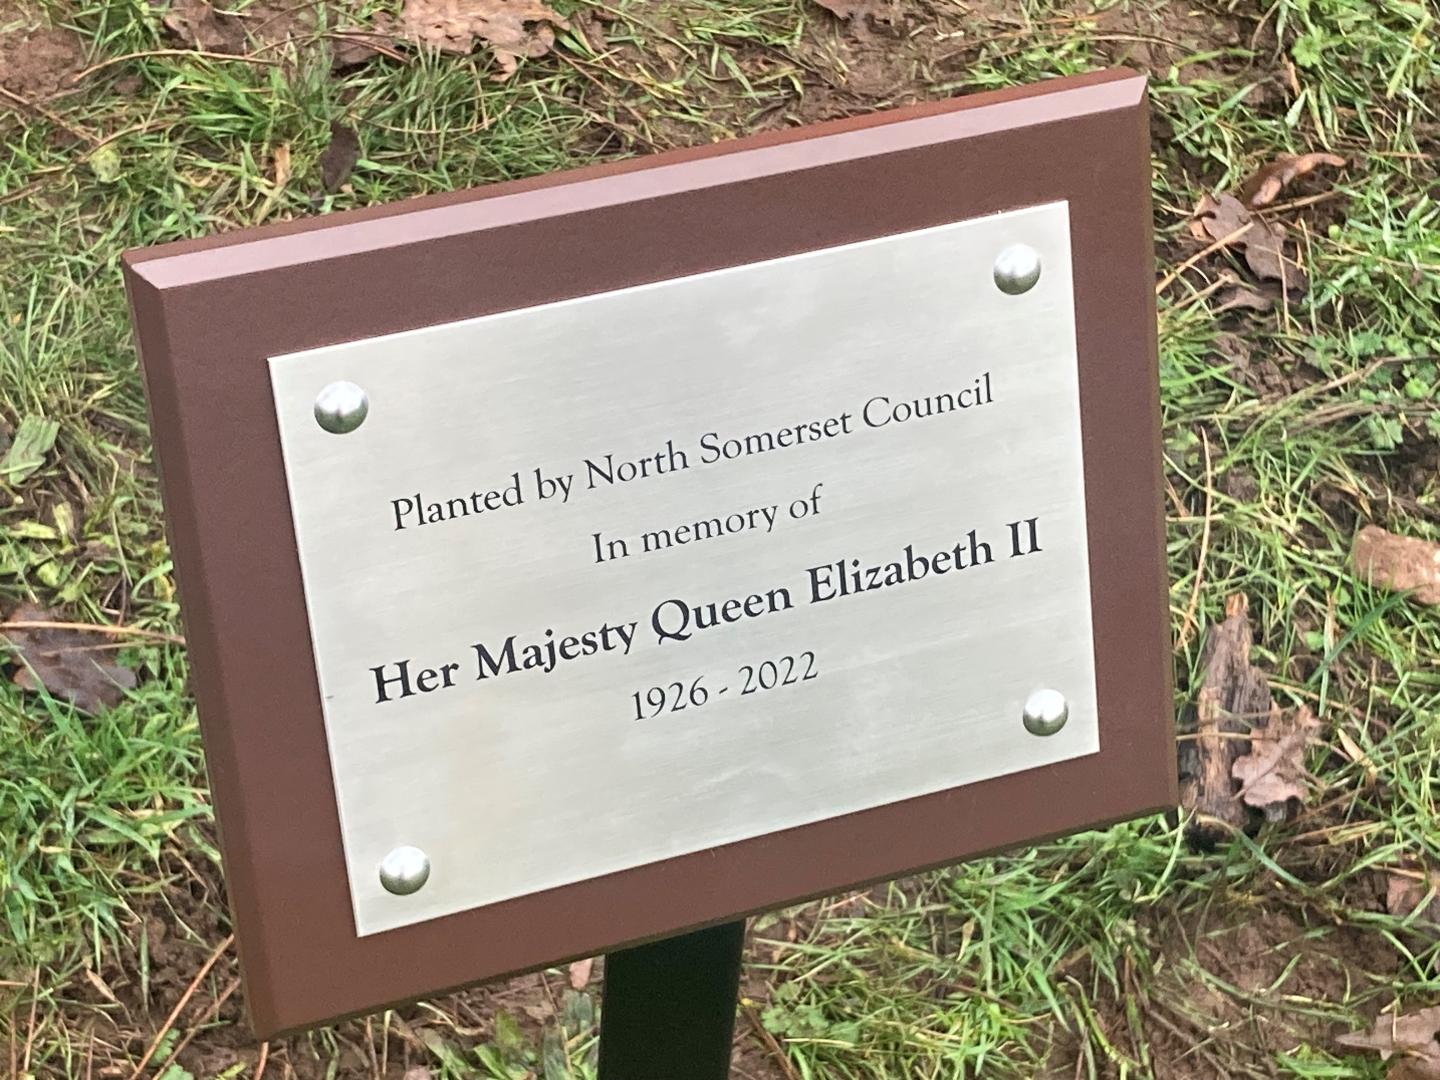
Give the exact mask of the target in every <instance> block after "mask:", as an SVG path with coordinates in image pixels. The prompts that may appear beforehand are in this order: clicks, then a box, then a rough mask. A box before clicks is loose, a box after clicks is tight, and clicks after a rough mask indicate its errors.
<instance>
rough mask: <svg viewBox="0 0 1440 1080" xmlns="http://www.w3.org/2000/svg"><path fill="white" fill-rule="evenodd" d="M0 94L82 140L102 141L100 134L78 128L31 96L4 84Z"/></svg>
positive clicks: (91, 142) (89, 141) (0, 88)
mask: <svg viewBox="0 0 1440 1080" xmlns="http://www.w3.org/2000/svg"><path fill="white" fill-rule="evenodd" d="M0 94H3V95H4V96H5V97H7V98H9V99H10V100H11V101H13V102H15V104H16V105H19V106H20V107H21V108H22V109H29V110H30V111H31V112H33V113H35V114H37V115H38V116H41V117H43V118H44V119H46V120H49V121H50V123H52V124H54V125H55V126H56V127H58V128H61V129H63V130H65V131H68V132H69V133H70V134H71V135H74V136H75V138H77V139H79V140H80V141H81V142H88V143H90V144H91V145H92V146H93V145H95V144H96V143H98V142H99V141H100V137H99V136H98V135H94V134H91V133H90V132H88V131H85V130H84V129H82V128H77V127H76V126H75V125H74V124H71V123H69V122H67V121H66V120H65V119H64V118H63V117H61V116H60V115H59V114H58V113H54V112H51V111H50V110H49V109H47V108H45V106H44V105H41V104H40V103H39V102H36V101H31V100H30V99H29V98H25V97H21V96H20V95H19V94H17V93H15V92H14V91H13V90H7V89H5V87H3V86H0Z"/></svg>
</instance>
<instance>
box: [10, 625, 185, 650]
mask: <svg viewBox="0 0 1440 1080" xmlns="http://www.w3.org/2000/svg"><path fill="white" fill-rule="evenodd" d="M6 630H84V631H87V632H89V633H92V634H115V635H120V636H130V637H143V638H148V639H149V640H151V641H163V642H165V643H166V644H168V645H184V644H185V639H184V638H183V637H180V636H179V635H177V634H166V633H163V632H161V631H159V630H145V629H143V628H141V627H139V626H106V625H105V624H104V623H81V622H47V621H44V620H36V619H16V620H15V621H14V622H3V623H0V634H3V633H4V632H5V631H6Z"/></svg>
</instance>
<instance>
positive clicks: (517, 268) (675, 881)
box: [125, 71, 1176, 1037]
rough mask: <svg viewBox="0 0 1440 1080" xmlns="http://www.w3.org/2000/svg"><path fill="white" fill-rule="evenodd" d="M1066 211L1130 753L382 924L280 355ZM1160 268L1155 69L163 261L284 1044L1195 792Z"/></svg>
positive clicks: (213, 769) (177, 436)
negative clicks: (374, 918) (1171, 532)
mask: <svg viewBox="0 0 1440 1080" xmlns="http://www.w3.org/2000/svg"><path fill="white" fill-rule="evenodd" d="M1058 199H1065V200H1068V202H1069V204H1070V221H1071V229H1072V244H1073V259H1074V264H1073V265H1074V281H1075V305H1076V313H1077V320H1078V340H1079V359H1080V393H1081V410H1082V423H1083V434H1082V438H1083V441H1084V449H1085V489H1086V500H1087V506H1088V518H1089V547H1090V566H1091V575H1092V597H1093V603H1094V628H1095V654H1096V670H1097V678H1098V690H1099V701H1100V723H1101V728H1100V740H1101V751H1100V753H1099V754H1096V755H1093V756H1090V757H1086V758H1081V759H1078V760H1074V761H1067V762H1063V763H1061V764H1058V765H1052V766H1048V767H1045V768H1037V769H1033V770H1030V771H1026V772H1022V773H1018V774H1015V775H1011V776H1005V777H1000V778H997V779H994V780H988V781H985V782H983V783H978V784H972V785H968V786H965V787H961V788H956V789H953V790H950V791H944V792H940V793H938V794H934V795H928V796H925V797H923V798H917V799H910V800H907V801H904V802H900V803H895V804H892V805H889V806H883V807H879V808H877V809H873V810H866V811H863V812H860V813H855V814H849V815H846V816H844V817H839V818H834V819H831V820H827V821H822V822H819V823H817V824H813V825H805V826H802V827H800V828H794V829H788V830H785V831H783V832H778V833H773V834H770V835H767V836H761V837H757V838H755V839H752V840H747V841H743V842H740V843H735V844H729V845H726V846H724V847H720V848H715V849H713V850H708V851H703V852H699V853H696V854H692V855H685V856H681V857H678V858H673V859H668V860H665V861H663V862H658V863H653V864H651V865H647V866H641V867H636V868H635V869H632V870H626V871H623V872H620V873H615V874H610V875H607V876H604V877H601V878H597V879H594V880H590V881H584V882H580V883H578V884H575V885H569V886H566V887H564V888H557V889H553V890H550V891H547V892H543V893H538V894H535V895H531V896H526V897H523V898H520V899H516V900H512V901H507V902H505V903H500V904H494V905H491V906H488V907H484V908H479V909H476V910H472V911H467V912H463V913H461V914H457V915H452V916H449V917H446V918H442V919H436V920H434V921H431V922H426V923H422V924H419V925H416V926H409V927H405V928H403V929H399V930H394V931H390V932H387V933H383V934H377V935H373V936H369V937H365V938H357V937H356V936H355V933H354V927H353V922H352V919H351V908H350V897H349V892H348V888H347V884H346V872H345V864H344V862H343V860H342V857H341V845H340V829H339V823H338V819H337V814H336V803H335V795H334V790H333V786H332V781H331V773H330V766H329V760H328V756H327V752H326V743H325V734H324V729H323V721H322V718H321V709H320V698H319V693H318V690H317V685H316V677H315V667H314V660H313V656H312V652H311V645H310V635H309V630H308V627H307V623H306V615H305V604H304V598H303V596H304V594H303V592H302V588H301V579H300V564H299V560H298V558H297V555H296V549H295V538H294V533H293V526H292V522H291V515H290V507H289V500H288V496H287V492H286V484H285V474H284V470H283V468H282V462H281V451H280V439H279V434H278V431H277V427H276V419H275V410H274V405H273V402H272V400H271V391H270V383H269V377H268V372H267V365H266V358H267V357H268V356H271V355H273V354H278V353H289V352H295V351H298V350H301V349H309V348H313V347H316V346H320V345H328V344H332V343H336V342H342V341H349V340H354V339H357V338H364V337H370V336H372V335H380V334H389V333H393V332H395V331H399V330H406V329H410V328H413V327H420V326H427V325H431V324H435V323H444V322H450V321H453V320H458V319H468V318H473V317H475V316H479V315H485V314H489V313H491V312H496V311H504V310H508V309H512V308H519V307H527V306H530V305H534V304H542V303H547V302H550V301H555V300H562V299H566V298H569V297H573V296H581V295H586V294H590V293H597V292H603V291H607V290H611V289H616V288H620V287H623V286H628V285H636V284H640V283H643V282H650V281H655V280H660V279H664V278H670V277H676V276H680V275H686V274H694V273H698V272H701V271H706V270H713V269H716V268H720V267H726V266H733V265H737V264H741V263H748V262H753V261H757V260H762V259H772V258H777V257H780V256H784V255H790V254H793V253H795V252H800V251H805V250H810V249H814V248H818V247H826V246H830V245H835V244H843V243H848V242H852V241H858V240H864V239H868V238H872V237H876V236H883V235H887V234H891V233H897V232H902V231H906V230H911V229H917V228H922V227H925V226H930V225H938V224H942V223H945V222H951V221H957V220H961V219H965V218H971V217H976V216H979V215H982V214H988V213H992V212H995V211H1001V210H1007V209H1012V208H1015V207H1021V206H1028V205H1033V204H1036V203H1045V202H1050V201H1053V200H1058ZM1153 260H1154V256H1153V251H1152V247H1151V231H1150V171H1149V130H1148V119H1147V112H1146V106H1145V82H1144V79H1143V78H1142V77H1140V76H1138V75H1135V74H1133V73H1130V72H1123V71H1120V72H1101V73H1096V74H1093V75H1086V76H1081V77H1078V78H1072V79H1066V80H1060V81H1056V82H1053V83H1047V84H1042V85H1039V86H1034V87H1025V88H1019V89H1013V90H1006V91H1002V92H999V93H989V94H980V95H977V96H974V97H968V98H964V99H960V100H955V101H946V102H938V103H933V104H927V105H922V106H918V107H915V108H910V109H904V110H900V111H896V112H890V113H883V114H879V115H872V116H866V117H860V118H855V119H850V120H843V121H838V122H835V123H829V124H823V125H820V126H818V127H813V128H804V129H797V130H793V131H785V132H779V133H770V134H765V135H760V136H757V137H754V138H750V139H745V140H741V141H739V142H734V143H729V144H721V145H715V146H706V147H702V148H698V149H694V150H687V151H681V152H677V153H670V154H663V155H659V156H656V157H649V158H642V159H636V160H630V161H624V162H620V163H616V164H609V165H603V166H599V167H594V168H587V169H582V170H578V171H575V172H567V173H560V174H554V175H549V176H543V177H538V178H535V179H531V180H525V181H520V182H516V183H507V184H500V185H497V186H495V187H490V188H485V189H482V190H479V191H469V192H461V193H456V194H451V195H443V196H438V197H433V198H426V199H420V200H415V201H411V202H406V203H401V204H398V205H392V206H383V207H376V208H372V209H366V210H361V211H356V212H352V213H343V214H336V215H333V216H330V217H326V218H322V219H318V220H307V221H301V222H291V223H287V224H283V225H279V226H273V227H267V228H262V229H258V230H251V231H246V232H242V233H237V234H234V235H230V236H222V237H215V238H210V239H203V240H195V241H186V242H183V243H178V244H170V245H166V246H164V247H158V248H153V249H148V250H144V251H135V252H130V253H129V254H128V255H127V256H126V259H125V273H126V282H127V285H128V288H129V291H130V298H131V305H132V310H133V314H134V319H135V324H136V327H137V338H138V342H139V347H140V351H141V354H142V357H143V361H144V368H145V374H146V380H147V384H148V390H149V398H150V406H151V414H152V420H153V427H154V438H155V444H156V449H157V453H158V456H159V460H160V465H161V470H162V481H163V488H164V495H165V503H166V507H167V514H168V519H169V528H170V536H171V542H172V545H173V550H174V555H175V563H176V571H177V575H178V577H179V584H180V589H181V594H182V599H183V603H184V612H185V621H186V628H187V639H188V642H189V653H190V662H191V665H192V672H193V685H194V689H195V695H196V698H197V699H198V702H199V708H200V717H201V722H202V726H203V733H204V739H205V746H206V750H207V755H208V764H209V771H210V783H211V789H212V791H213V792H214V799H215V806H216V811H217V814H218V816H219V820H220V826H221V833H222V838H223V845H224V853H225V868H226V877H227V881H228V886H229V893H230V903H231V906H232V910H233V914H234V920H235V928H236V931H237V934H238V937H239V941H240V950H241V959H242V963H243V966H244V970H245V974H246V978H247V986H248V999H249V1007H250V1010H251V1017H252V1019H253V1022H254V1025H255V1028H256V1030H257V1032H258V1034H260V1035H261V1036H264V1037H268V1036H271V1035H274V1034H277V1033H279V1032H281V1031H285V1030H290V1029H295V1028H299V1027H303V1026H307V1025H311V1024H315V1023H319V1022H322V1021H326V1020H329V1019H333V1018H336V1017H339V1016H341V1015H346V1014H351V1013H356V1012H360V1011H368V1010H371V1009H374V1008H376V1007H379V1006H382V1005H385V1004H388V1003H392V1002H397V1001H401V1000H405V999H409V998H414V997H417V996H422V995H427V994H432V993H435V992H439V991H442V990H445V989H448V988H452V987H456V986H459V985H462V984H465V983H470V982H475V981H479V980H484V979H491V978H495V977H498V976H503V975H507V974H511V973H516V972H520V971H524V970H527V969H534V968H537V967H540V966H544V965H547V964H549V963H554V962H560V961H563V960H567V959H570V958H574V957H582V956H590V955H594V954H597V953H601V952H604V951H606V950H607V949H611V948H615V947H620V946H629V945H635V944H637V943H641V942H644V941H648V940H653V939H655V938H658V937H661V936H665V935H669V934H673V933H677V932H680V931H684V930H689V929H694V928H697V927H702V926H706V925H713V924H716V923H720V922H723V921H727V920H732V919H734V918H735V917H737V916H739V915H741V914H744V913H748V912H754V911H760V910H763V909H767V908H773V907H776V906H779V905H784V904H789V903H792V902H795V901H799V900H803V899H806V898H809V897H814V896H818V895H823V894H826V893H832V892H835V891H838V890H841V889H845V888H849V887H851V886H856V885H860V884H863V883H868V882H872V881H878V880H882V879H886V878H891V877H895V876H897V875H899V874H904V873H908V872H911V871H915V870H920V869H923V868H927V867H934V866H940V865H943V864H946V863H954V862H957V861H959V860H962V859H965V858H967V857H970V856H974V855H977V854H979V853H982V852H987V851H993V850H996V849H998V848H1003V847H1007V846H1010V845H1015V844H1018V843H1022V842H1025V841H1031V840H1035V839H1037V838H1040V837H1046V836H1052V835H1056V834H1060V833H1064V832H1069V831H1073V830H1075V829H1077V828H1082V827H1086V826H1092V825H1099V824H1103V823H1107V822H1112V821H1116V820H1119V819H1122V818H1126V817H1130V816H1133V815H1135V814H1137V813H1142V812H1146V811H1150V810H1155V809H1160V808H1164V807H1168V806H1172V805H1174V802H1175V798H1176V790H1175V776H1174V768H1175V765H1174V753H1173V744H1172V731H1171V705H1172V701H1171V690H1170V671H1171V659H1170V648H1169V631H1168V607H1167V599H1166V597H1167V587H1166V573H1165V562H1164V532H1163V521H1162V517H1161V495H1160V448H1159V404H1158V397H1159V394H1158V376H1157V359H1156V344H1155V309H1154V291H1153V285H1154V276H1153V268H1154V261H1153ZM957 752H960V751H959V750H958V749H957Z"/></svg>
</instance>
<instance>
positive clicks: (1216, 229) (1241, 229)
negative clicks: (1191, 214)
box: [1191, 194, 1310, 292]
mask: <svg viewBox="0 0 1440 1080" xmlns="http://www.w3.org/2000/svg"><path fill="white" fill-rule="evenodd" d="M1191 233H1192V235H1194V236H1195V237H1196V238H1197V239H1202V240H1203V239H1208V240H1211V241H1213V242H1214V243H1215V244H1217V245H1219V246H1220V247H1222V248H1229V249H1231V250H1234V251H1237V252H1239V253H1240V254H1241V255H1243V256H1244V258H1245V264H1246V265H1247V266H1248V267H1249V268H1250V272H1251V273H1252V274H1254V275H1255V277H1256V278H1258V279H1259V280H1260V281H1262V282H1263V281H1277V282H1279V283H1280V285H1281V287H1282V288H1284V289H1285V290H1287V291H1294V292H1303V291H1305V289H1307V288H1308V287H1309V285H1310V279H1309V277H1308V276H1307V275H1306V273H1305V271H1304V270H1303V269H1302V268H1301V266H1300V263H1299V259H1298V252H1297V251H1296V249H1295V248H1294V247H1293V246H1292V245H1290V244H1288V242H1287V239H1286V234H1285V229H1284V227H1283V226H1281V225H1280V224H1279V223H1276V222H1268V221H1265V220H1264V219H1263V218H1261V217H1259V216H1258V215H1256V214H1253V213H1251V212H1250V210H1249V209H1247V208H1246V206H1245V204H1244V203H1242V202H1241V201H1240V200H1239V199H1237V198H1235V196H1233V195H1225V194H1221V195H1216V196H1211V195H1205V196H1202V197H1201V199H1200V203H1199V205H1198V206H1197V207H1196V208H1195V220H1194V222H1193V223H1192V227H1191Z"/></svg>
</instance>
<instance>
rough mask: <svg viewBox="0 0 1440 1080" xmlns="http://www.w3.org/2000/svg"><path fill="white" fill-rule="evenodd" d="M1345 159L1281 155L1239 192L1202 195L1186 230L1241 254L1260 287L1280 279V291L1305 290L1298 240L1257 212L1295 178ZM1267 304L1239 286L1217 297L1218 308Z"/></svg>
mask: <svg viewBox="0 0 1440 1080" xmlns="http://www.w3.org/2000/svg"><path fill="white" fill-rule="evenodd" d="M1345 164H1346V162H1345V159H1344V158H1342V157H1339V156H1337V155H1335V154H1327V153H1311V154H1281V155H1280V156H1279V157H1277V158H1276V159H1275V160H1274V161H1271V162H1269V163H1268V164H1266V165H1265V166H1263V167H1262V168H1260V169H1259V170H1257V171H1256V172H1255V173H1254V175H1252V176H1251V177H1250V178H1249V179H1248V180H1246V181H1245V183H1244V184H1242V185H1241V187H1240V194H1239V196H1238V197H1237V196H1235V195H1231V194H1228V193H1225V192H1221V193H1219V194H1215V195H1204V196H1202V197H1201V199H1200V202H1199V203H1198V204H1197V205H1196V207H1195V212H1194V214H1193V215H1192V217H1191V221H1190V235H1191V236H1192V237H1193V238H1194V239H1195V240H1199V241H1204V242H1205V243H1207V244H1208V245H1210V247H1211V248H1213V249H1214V250H1216V251H1223V250H1231V251H1234V252H1236V253H1237V254H1239V255H1240V256H1241V257H1242V258H1243V259H1244V261H1245V265H1246V267H1247V268H1248V269H1249V270H1250V273H1251V274H1253V275H1254V277H1255V279H1256V281H1258V282H1259V283H1260V284H1261V285H1262V286H1266V285H1270V286H1271V288H1272V289H1273V288H1274V285H1276V284H1278V292H1280V293H1300V292H1304V291H1305V290H1306V289H1308V288H1309V285H1310V280H1309V276H1308V275H1307V274H1306V272H1305V268H1304V267H1303V266H1302V265H1301V261H1300V245H1299V244H1298V243H1296V242H1294V241H1292V240H1291V239H1290V236H1289V233H1288V231H1287V230H1286V228H1285V226H1284V225H1282V224H1281V223H1280V222H1279V221H1276V220H1274V219H1273V218H1271V217H1267V216H1264V215H1262V214H1260V213H1258V211H1259V210H1261V209H1262V208H1264V207H1270V206H1272V205H1273V204H1274V203H1275V201H1276V200H1277V199H1278V198H1279V197H1280V195H1281V193H1282V192H1284V191H1285V189H1286V188H1287V187H1288V186H1289V185H1290V184H1292V183H1294V182H1295V181H1296V180H1298V179H1299V178H1301V177H1303V176H1306V175H1308V174H1310V173H1313V172H1315V171H1316V170H1317V169H1319V168H1321V167H1332V168H1341V167H1343V166H1344V165H1345ZM1272 283H1273V284H1272ZM1271 306H1273V298H1271V297H1268V296H1266V295H1264V294H1263V293H1260V292H1256V291H1255V290H1253V289H1250V288H1248V287H1246V286H1243V285H1242V286H1239V287H1237V288H1235V289H1233V290H1231V291H1230V292H1229V293H1227V294H1226V295H1225V296H1222V297H1221V307H1222V310H1233V309H1235V308H1240V307H1244V308H1250V309H1253V310H1259V311H1263V310H1268V309H1269V308H1270V307H1271Z"/></svg>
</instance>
